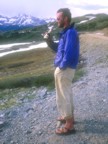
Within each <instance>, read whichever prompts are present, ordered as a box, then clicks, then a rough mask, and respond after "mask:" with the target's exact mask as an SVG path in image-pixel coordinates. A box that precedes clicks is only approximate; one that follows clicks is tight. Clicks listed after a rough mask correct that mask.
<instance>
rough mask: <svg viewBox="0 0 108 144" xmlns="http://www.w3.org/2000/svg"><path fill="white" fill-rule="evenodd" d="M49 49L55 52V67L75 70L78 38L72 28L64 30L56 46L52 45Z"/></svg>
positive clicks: (77, 55)
mask: <svg viewBox="0 0 108 144" xmlns="http://www.w3.org/2000/svg"><path fill="white" fill-rule="evenodd" d="M50 47H51V48H52V49H53V50H54V51H55V52H56V56H55V60H54V65H55V67H59V68H60V69H66V68H72V69H76V67H77V64H78V59H79V37H78V34H77V31H76V29H75V28H74V27H73V26H69V27H67V28H66V29H64V30H63V31H62V32H61V34H60V39H59V42H58V44H57V43H52V44H51V45H50Z"/></svg>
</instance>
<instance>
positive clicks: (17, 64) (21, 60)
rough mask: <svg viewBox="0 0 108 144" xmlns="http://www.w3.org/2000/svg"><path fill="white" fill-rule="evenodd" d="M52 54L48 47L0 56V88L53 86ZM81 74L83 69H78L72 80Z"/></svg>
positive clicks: (78, 77)
mask: <svg viewBox="0 0 108 144" xmlns="http://www.w3.org/2000/svg"><path fill="white" fill-rule="evenodd" d="M54 55H55V54H53V53H52V51H51V50H50V49H49V48H46V49H45V48H43V49H36V50H31V51H26V52H18V53H15V54H10V55H7V56H5V57H1V58H0V61H1V63H0V89H6V88H17V87H32V86H36V87H40V86H47V87H48V88H49V89H51V88H54V76H53V72H54V67H53V59H54ZM83 75H84V71H83V69H81V68H80V69H78V70H77V72H76V75H75V79H74V81H77V80H78V79H80V77H82V76H83Z"/></svg>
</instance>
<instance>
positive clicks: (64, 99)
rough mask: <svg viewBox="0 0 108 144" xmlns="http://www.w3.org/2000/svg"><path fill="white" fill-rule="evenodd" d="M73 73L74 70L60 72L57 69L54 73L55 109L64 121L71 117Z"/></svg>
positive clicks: (68, 69)
mask: <svg viewBox="0 0 108 144" xmlns="http://www.w3.org/2000/svg"><path fill="white" fill-rule="evenodd" d="M74 73H75V70H74V69H71V68H67V69H66V70H60V69H59V68H58V67H57V68H56V70H55V73H54V76H55V88H56V103H57V108H58V111H59V113H60V115H61V116H62V117H64V118H65V119H68V118H71V117H73V95H72V79H73V77H74Z"/></svg>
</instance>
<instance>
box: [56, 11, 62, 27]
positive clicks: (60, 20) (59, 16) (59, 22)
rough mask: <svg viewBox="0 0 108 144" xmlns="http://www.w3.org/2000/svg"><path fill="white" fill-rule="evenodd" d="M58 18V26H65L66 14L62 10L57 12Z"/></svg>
mask: <svg viewBox="0 0 108 144" xmlns="http://www.w3.org/2000/svg"><path fill="white" fill-rule="evenodd" d="M56 18H57V23H58V27H59V28H63V27H64V16H63V13H62V12H58V13H57V14H56Z"/></svg>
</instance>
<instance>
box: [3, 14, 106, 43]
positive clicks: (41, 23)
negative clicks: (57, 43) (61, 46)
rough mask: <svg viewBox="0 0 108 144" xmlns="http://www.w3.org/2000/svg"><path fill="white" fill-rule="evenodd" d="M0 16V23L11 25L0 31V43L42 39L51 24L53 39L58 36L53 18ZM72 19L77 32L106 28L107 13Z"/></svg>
mask: <svg viewBox="0 0 108 144" xmlns="http://www.w3.org/2000/svg"><path fill="white" fill-rule="evenodd" d="M0 17H1V19H0V23H1V21H2V23H3V22H4V23H7V22H8V23H11V25H7V28H10V31H5V32H4V31H1V32H0V43H2V42H3V43H4V42H12V41H14V42H19V41H38V42H40V41H43V37H42V33H45V32H46V31H47V30H48V27H49V26H51V25H54V28H53V31H52V35H54V36H55V39H57V38H58V33H59V31H60V29H58V27H57V24H55V19H52V18H50V19H44V20H40V19H36V18H34V17H29V16H27V15H24V16H23V17H20V18H12V19H8V18H6V17H2V16H0ZM31 18H32V19H31ZM16 19H17V24H18V25H17V29H15V30H13V29H14V28H16V25H15V24H16ZM36 21H37V23H36ZM72 21H73V22H75V27H76V28H77V30H78V32H86V31H95V30H102V29H105V28H108V15H107V14H95V15H94V14H89V15H84V16H81V17H75V18H72ZM1 26H3V25H0V28H1Z"/></svg>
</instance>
